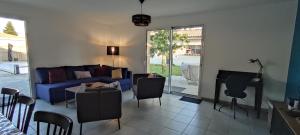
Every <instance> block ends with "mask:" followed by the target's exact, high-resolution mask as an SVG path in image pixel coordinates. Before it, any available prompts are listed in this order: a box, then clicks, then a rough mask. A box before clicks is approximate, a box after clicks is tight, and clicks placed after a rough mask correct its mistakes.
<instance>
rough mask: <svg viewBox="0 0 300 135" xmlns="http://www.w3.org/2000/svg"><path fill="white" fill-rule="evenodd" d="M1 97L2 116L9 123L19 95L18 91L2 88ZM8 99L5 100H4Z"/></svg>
mask: <svg viewBox="0 0 300 135" xmlns="http://www.w3.org/2000/svg"><path fill="white" fill-rule="evenodd" d="M1 94H2V95H3V96H2V106H1V109H2V114H3V115H4V116H6V117H7V118H8V119H9V120H10V121H11V120H12V118H13V114H14V110H15V106H16V102H17V98H18V95H19V90H16V89H13V88H2V89H1ZM6 97H8V99H7V100H6V99H5V98H6Z"/></svg>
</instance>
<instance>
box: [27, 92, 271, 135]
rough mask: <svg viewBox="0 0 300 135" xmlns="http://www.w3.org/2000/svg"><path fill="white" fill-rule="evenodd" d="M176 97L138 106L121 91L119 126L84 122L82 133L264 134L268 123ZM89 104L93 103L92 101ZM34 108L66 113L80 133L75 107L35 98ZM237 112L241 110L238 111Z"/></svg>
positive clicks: (108, 122)
mask: <svg viewBox="0 0 300 135" xmlns="http://www.w3.org/2000/svg"><path fill="white" fill-rule="evenodd" d="M179 98H180V97H179V96H175V95H169V94H164V95H163V98H162V106H161V107H160V106H159V103H158V99H148V100H142V101H141V102H140V108H137V101H136V100H134V99H132V93H131V92H130V91H128V92H123V105H122V106H123V107H122V118H121V129H120V130H118V125H117V121H116V120H105V121H99V122H91V123H86V124H84V125H83V134H84V135H110V134H112V135H180V134H181V135H267V134H268V130H267V122H266V120H262V119H263V118H266V115H265V114H264V115H263V116H262V118H261V119H256V118H255V113H254V112H251V113H250V115H249V117H247V116H246V114H245V113H243V112H241V113H237V119H235V120H234V119H233V116H232V114H233V113H232V111H231V110H230V109H227V108H224V109H223V110H222V112H218V111H215V110H214V109H213V104H212V103H209V102H205V101H203V102H202V103H201V104H200V105H197V104H192V103H187V102H183V101H180V100H179ZM91 104H92V103H91ZM35 110H47V111H53V112H58V113H62V114H65V115H67V116H69V117H70V118H72V119H73V121H74V128H73V134H74V135H78V134H79V124H78V122H77V118H76V107H75V106H71V107H69V108H65V104H64V103H59V104H56V105H50V104H49V103H46V102H44V101H42V100H38V101H37V104H36V109H35ZM239 112H240V111H239ZM35 128H36V123H35V122H33V121H31V123H30V131H29V134H35Z"/></svg>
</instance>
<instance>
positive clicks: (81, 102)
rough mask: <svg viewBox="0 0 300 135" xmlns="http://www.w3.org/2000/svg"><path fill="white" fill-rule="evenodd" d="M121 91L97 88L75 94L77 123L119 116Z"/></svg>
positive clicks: (120, 113)
mask: <svg viewBox="0 0 300 135" xmlns="http://www.w3.org/2000/svg"><path fill="white" fill-rule="evenodd" d="M121 93H122V92H121V91H120V90H117V89H115V88H99V89H97V90H96V89H95V90H92V91H86V92H82V93H77V94H76V103H77V120H78V122H79V123H84V122H92V121H98V120H105V119H115V118H120V117H121V115H122V106H121V104H122V94H121Z"/></svg>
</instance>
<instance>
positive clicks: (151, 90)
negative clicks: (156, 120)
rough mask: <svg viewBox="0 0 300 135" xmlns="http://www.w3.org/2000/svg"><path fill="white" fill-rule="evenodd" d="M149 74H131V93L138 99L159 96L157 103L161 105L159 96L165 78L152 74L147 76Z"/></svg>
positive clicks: (160, 95) (162, 89)
mask: <svg viewBox="0 0 300 135" xmlns="http://www.w3.org/2000/svg"><path fill="white" fill-rule="evenodd" d="M148 76H149V74H134V75H133V85H134V86H133V93H134V96H135V97H136V98H137V100H138V107H139V106H140V105H139V104H140V103H139V101H140V100H142V99H148V98H159V104H160V105H161V100H160V98H161V97H162V93H163V91H164V86H165V81H166V78H165V77H163V76H161V75H158V74H154V75H153V76H152V77H148Z"/></svg>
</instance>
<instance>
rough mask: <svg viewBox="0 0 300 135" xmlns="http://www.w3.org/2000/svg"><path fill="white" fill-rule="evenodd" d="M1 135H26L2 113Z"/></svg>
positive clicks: (0, 120)
mask: <svg viewBox="0 0 300 135" xmlns="http://www.w3.org/2000/svg"><path fill="white" fill-rule="evenodd" d="M0 135H25V134H24V133H23V132H21V131H20V130H19V129H18V128H17V127H16V126H15V125H13V123H12V122H11V121H10V120H9V119H7V118H6V117H5V116H4V115H3V114H2V113H0Z"/></svg>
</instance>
